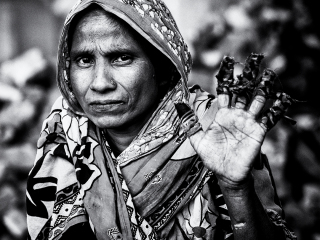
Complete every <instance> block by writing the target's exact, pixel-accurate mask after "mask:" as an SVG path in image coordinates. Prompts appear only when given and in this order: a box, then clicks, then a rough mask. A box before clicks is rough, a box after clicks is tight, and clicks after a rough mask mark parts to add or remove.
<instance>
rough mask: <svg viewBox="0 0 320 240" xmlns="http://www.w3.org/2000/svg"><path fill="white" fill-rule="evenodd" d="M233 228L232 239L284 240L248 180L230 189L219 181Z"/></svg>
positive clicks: (280, 229) (250, 181)
mask: <svg viewBox="0 0 320 240" xmlns="http://www.w3.org/2000/svg"><path fill="white" fill-rule="evenodd" d="M219 184H220V187H221V191H222V193H223V196H224V199H225V202H226V205H227V207H228V211H229V215H230V218H231V225H232V228H233V234H234V239H246V240H251V239H259V240H263V239H274V240H277V239H285V234H284V232H283V229H282V228H281V227H280V226H276V225H275V224H274V223H273V222H272V221H271V220H270V218H269V216H268V215H267V213H266V211H265V209H264V207H263V205H262V204H261V202H260V200H259V198H258V196H257V194H256V192H255V189H254V184H253V179H248V181H246V182H245V183H243V184H242V185H241V186H234V187H232V186H231V185H230V184H226V183H223V182H221V181H219Z"/></svg>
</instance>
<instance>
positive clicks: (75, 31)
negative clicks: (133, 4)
mask: <svg viewBox="0 0 320 240" xmlns="http://www.w3.org/2000/svg"><path fill="white" fill-rule="evenodd" d="M110 33H112V35H113V36H114V37H117V36H119V35H126V36H128V35H130V37H132V38H134V39H136V40H138V41H140V40H141V38H142V37H140V36H139V34H138V33H136V32H135V31H134V30H133V29H132V28H131V27H130V26H129V25H128V24H127V23H126V22H124V21H123V20H122V19H120V18H118V17H117V16H115V15H113V14H112V13H109V12H106V11H105V10H103V9H102V8H99V7H89V8H88V9H85V10H83V11H82V12H80V13H78V14H77V15H76V16H75V17H74V18H73V20H72V21H71V24H70V28H69V33H68V45H69V49H71V47H72V45H73V43H74V40H75V39H74V37H75V38H77V37H76V36H79V35H86V36H88V37H92V38H94V37H98V36H101V35H104V34H110Z"/></svg>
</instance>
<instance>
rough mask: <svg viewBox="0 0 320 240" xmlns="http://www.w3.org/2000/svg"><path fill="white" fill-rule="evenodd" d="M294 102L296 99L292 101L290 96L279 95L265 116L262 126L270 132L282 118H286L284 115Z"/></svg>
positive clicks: (282, 93) (280, 93) (281, 93)
mask: <svg viewBox="0 0 320 240" xmlns="http://www.w3.org/2000/svg"><path fill="white" fill-rule="evenodd" d="M293 102H294V99H292V98H291V97H290V96H289V95H288V94H286V93H284V92H279V93H277V94H276V100H275V101H274V102H273V105H272V107H271V108H270V109H269V110H268V111H267V112H266V113H265V114H264V115H263V117H262V119H261V125H263V126H265V127H266V128H267V130H268V131H269V130H270V129H271V128H273V127H274V126H275V125H276V124H277V122H278V121H279V120H280V119H281V118H283V117H285V118H286V116H285V115H284V114H285V113H286V111H287V110H288V108H289V107H290V106H291V104H292V103H293ZM291 120H292V121H291V122H292V123H294V122H295V121H294V120H293V119H291Z"/></svg>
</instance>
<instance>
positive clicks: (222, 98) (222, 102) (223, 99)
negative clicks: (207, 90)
mask: <svg viewBox="0 0 320 240" xmlns="http://www.w3.org/2000/svg"><path fill="white" fill-rule="evenodd" d="M230 101H231V97H230V95H229V94H225V93H224V94H219V95H218V108H219V109H220V108H227V107H230Z"/></svg>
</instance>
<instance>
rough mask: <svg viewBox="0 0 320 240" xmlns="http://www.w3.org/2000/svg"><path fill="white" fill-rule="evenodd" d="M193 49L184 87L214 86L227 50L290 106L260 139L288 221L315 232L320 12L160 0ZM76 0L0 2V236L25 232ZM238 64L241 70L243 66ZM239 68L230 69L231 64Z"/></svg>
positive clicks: (316, 235)
mask: <svg viewBox="0 0 320 240" xmlns="http://www.w3.org/2000/svg"><path fill="white" fill-rule="evenodd" d="M165 2H166V3H167V5H168V7H169V8H170V10H171V11H172V13H173V15H174V16H175V18H176V21H177V23H178V26H179V28H180V30H181V32H182V35H183V36H184V37H185V40H186V42H187V43H188V45H189V47H190V51H191V53H192V55H193V59H194V65H193V70H192V73H191V75H190V85H193V84H200V85H201V86H202V87H203V88H204V89H205V90H207V91H210V92H213V93H214V92H215V81H216V80H215V75H216V73H217V69H218V67H219V64H220V62H221V60H222V58H223V56H224V55H230V56H233V57H235V59H236V61H239V62H244V61H245V59H246V57H247V56H248V55H249V54H250V53H252V52H256V53H264V54H265V59H264V61H263V63H262V67H264V68H265V67H268V68H271V69H274V70H275V71H276V73H277V74H278V75H279V79H280V81H281V84H280V82H279V83H278V85H279V90H281V87H282V88H283V89H284V91H285V92H287V93H288V94H289V95H291V96H292V97H293V98H295V99H298V100H301V101H306V102H305V103H296V104H295V105H294V106H292V108H291V109H290V110H289V111H288V113H287V115H288V116H289V117H291V118H293V119H295V120H296V121H297V124H296V125H294V126H292V125H290V123H288V122H286V121H285V120H281V121H280V122H279V123H278V124H277V126H276V127H275V128H274V129H272V130H271V131H270V132H269V133H268V135H267V137H266V140H265V142H264V144H263V151H264V152H265V153H266V154H267V155H268V157H269V161H270V165H271V168H272V170H273V174H274V179H275V182H276V185H277V190H278V194H279V197H280V199H281V202H282V205H283V208H284V210H285V213H286V220H287V222H288V224H289V226H290V227H291V228H292V229H293V230H294V231H295V233H296V235H297V236H298V239H300V240H319V239H320V127H319V126H320V118H319V116H320V115H319V113H320V108H319V100H318V97H319V95H320V93H319V88H318V85H319V84H318V83H317V82H318V81H320V79H319V76H320V74H319V71H320V30H319V25H320V14H319V13H318V7H317V6H316V4H317V2H316V1H312V0H282V1H275V0H242V1H236V0H224V1H218V0H197V1H194V0H166V1H165ZM74 3H75V1H74V0H0V240H20V239H26V221H25V219H26V217H25V188H26V179H27V176H28V172H29V170H30V168H31V167H32V165H33V161H34V158H35V154H36V153H35V151H36V150H35V149H36V141H37V138H38V136H39V133H40V129H41V125H42V121H43V120H44V118H45V117H46V116H47V115H48V113H49V110H50V108H51V105H52V103H53V101H54V100H55V99H56V98H57V97H58V96H59V92H58V90H57V87H56V83H55V75H56V69H55V65H56V57H57V56H56V53H57V46H58V40H59V35H60V32H61V29H62V25H63V22H64V18H65V17H66V15H67V12H68V11H69V9H70V8H71V7H72V5H73V4H74ZM237 66H239V67H241V64H238V65H237ZM236 71H237V69H236Z"/></svg>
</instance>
